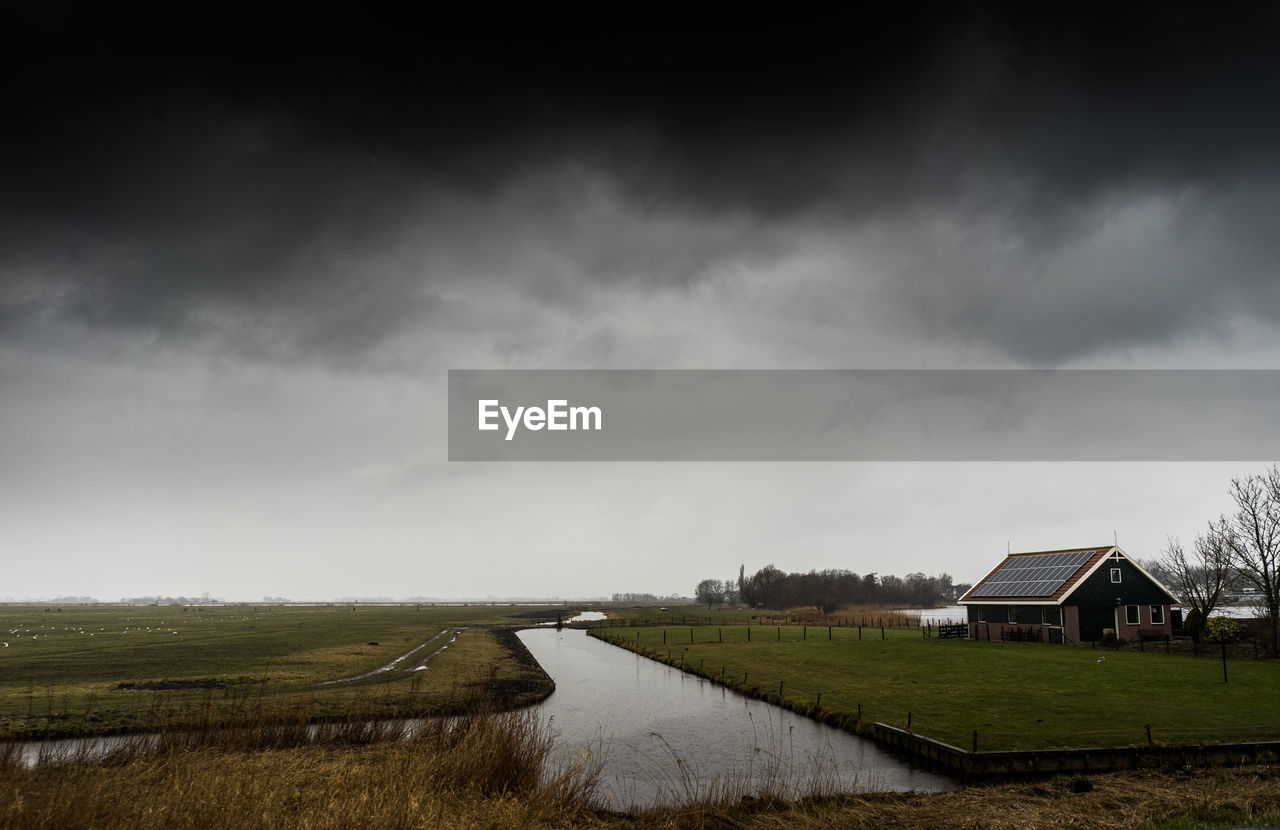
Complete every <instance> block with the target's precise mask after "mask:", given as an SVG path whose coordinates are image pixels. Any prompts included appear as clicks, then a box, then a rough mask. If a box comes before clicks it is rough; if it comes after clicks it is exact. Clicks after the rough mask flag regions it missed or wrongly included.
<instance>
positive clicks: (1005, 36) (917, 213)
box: [0, 4, 1280, 363]
mask: <svg viewBox="0 0 1280 830" xmlns="http://www.w3.org/2000/svg"><path fill="white" fill-rule="evenodd" d="M908 11H911V10H908ZM915 12H916V13H915V14H910V13H902V14H894V13H884V12H882V13H878V14H875V15H872V16H871V17H869V18H867V19H865V20H863V21H862V24H861V25H860V26H858V27H856V28H854V29H852V30H849V31H842V32H840V33H838V34H836V33H829V34H827V35H825V36H818V35H815V34H814V33H813V31H812V30H809V31H804V32H799V31H794V30H787V29H786V28H785V27H784V28H782V29H779V30H777V31H771V32H769V33H767V35H764V34H761V33H759V32H755V33H752V32H746V33H742V32H726V33H722V34H723V36H722V37H720V38H719V39H718V40H717V41H716V42H715V43H714V44H712V45H711V46H709V45H708V43H707V42H705V41H701V40H699V39H698V38H696V37H693V36H688V35H687V36H683V37H682V36H679V35H676V36H671V35H668V36H667V39H665V40H662V39H660V40H658V41H656V42H655V41H651V40H648V39H641V38H638V39H637V41H636V42H620V43H608V44H606V43H603V42H602V43H600V44H597V45H596V46H594V47H592V46H581V45H579V46H577V47H576V48H577V49H578V50H580V51H576V52H574V51H570V52H567V53H565V55H566V56H563V57H556V55H557V54H559V53H557V52H556V50H554V49H548V50H547V52H546V53H545V54H534V50H532V47H531V46H530V45H529V44H528V43H527V42H525V43H519V42H516V41H515V40H514V39H513V41H511V42H509V41H507V40H503V39H497V40H494V41H492V42H489V43H488V44H487V45H486V46H485V48H484V49H481V50H479V51H477V52H475V53H474V55H473V54H472V52H471V50H474V49H476V48H477V44H476V43H475V42H470V41H468V42H466V43H462V44H460V45H457V46H455V47H454V48H453V49H449V48H448V47H445V48H444V50H443V51H441V52H432V53H431V55H432V57H421V58H414V57H413V55H415V54H421V53H420V52H414V51H413V50H408V49H397V48H396V47H398V46H403V45H405V44H404V43H403V42H402V41H401V40H399V39H397V38H395V37H392V38H391V39H390V40H389V41H387V42H385V43H380V44H378V46H377V47H376V48H375V46H374V45H373V44H372V43H366V44H365V45H364V48H363V49H360V48H357V49H356V51H355V52H354V53H341V54H338V55H336V57H335V61H334V63H333V64H332V65H329V64H324V63H322V62H320V61H318V60H316V58H317V55H318V54H320V53H322V52H323V49H321V48H319V47H308V46H305V45H298V42H295V45H294V46H293V47H292V48H293V49H294V50H296V51H297V55H296V56H294V57H299V58H306V59H308V61H302V62H301V63H300V65H306V66H307V67H309V70H310V71H312V72H313V73H314V74H311V75H308V74H307V73H306V72H300V71H299V70H298V69H296V68H294V67H293V66H292V65H291V64H290V58H291V53H290V50H289V49H285V50H283V51H282V52H280V53H279V54H275V53H273V52H272V50H271V49H270V48H267V47H269V46H271V45H272V43H271V40H270V38H269V37H267V36H266V35H263V36H262V37H261V40H260V41H257V42H251V43H249V44H248V45H249V47H250V54H249V56H248V57H247V58H246V59H245V64H244V66H243V67H233V66H232V65H231V64H229V63H223V62H218V61H213V62H210V63H207V64H201V63H198V62H185V61H183V60H181V59H177V60H175V61H174V65H175V70H174V74H173V76H172V77H171V78H168V79H165V80H163V81H156V80H154V79H151V78H150V77H147V76H146V73H145V72H142V71H141V69H142V64H143V63H145V62H144V61H142V60H141V59H138V61H139V65H138V66H133V65H130V64H128V63H127V62H126V64H125V65H124V67H123V68H114V69H113V70H112V71H109V72H107V75H106V78H105V79H103V80H100V81H95V80H94V79H93V78H92V77H89V78H83V77H75V78H71V77H63V78H56V79H54V80H52V81H48V82H46V84H45V85H44V86H43V87H37V88H36V89H35V90H34V91H27V94H26V95H25V96H24V97H21V98H20V100H19V102H18V106H17V110H16V114H17V116H18V118H16V119H15V127H14V128H13V129H10V130H6V135H5V137H4V138H3V139H0V142H2V143H3V146H2V147H0V149H2V150H3V152H2V153H0V158H2V159H4V160H3V161H0V219H2V220H3V224H2V226H0V227H2V228H3V229H2V230H0V237H2V239H3V246H2V247H3V250H4V252H5V253H4V254H2V255H0V320H3V319H10V320H12V319H15V318H18V317H30V316H32V315H37V316H39V315H45V316H50V315H52V316H55V317H64V318H69V319H72V320H80V321H88V322H90V323H92V324H95V325H102V326H108V327H123V328H130V329H139V330H145V331H150V332H153V333H155V334H156V335H157V336H160V337H165V338H182V337H200V336H211V334H212V335H217V334H218V332H219V331H222V332H223V333H224V334H225V333H226V332H232V331H234V332H236V334H235V339H236V340H237V341H243V339H244V337H245V336H246V332H248V337H249V340H250V341H251V342H252V341H255V340H256V341H257V346H256V348H259V349H261V350H262V351H264V352H267V353H277V354H288V355H293V356H298V355H305V354H317V355H320V356H322V357H323V358H324V359H344V360H348V361H354V362H359V361H360V360H361V359H362V357H361V356H362V355H366V354H368V353H371V352H376V351H377V350H378V349H379V348H381V347H383V346H385V345H386V344H387V343H388V342H389V341H392V340H394V339H395V338H397V337H399V336H402V335H404V334H406V333H413V332H415V331H420V330H421V329H422V328H424V327H448V326H450V325H454V324H455V323H454V321H452V320H451V319H450V317H451V315H450V314H449V312H448V311H447V309H448V308H449V305H448V301H449V300H450V299H457V298H459V297H462V298H464V299H468V301H469V302H471V303H472V304H473V305H474V304H475V303H483V300H482V299H480V296H481V295H483V293H484V292H485V291H487V290H489V288H491V287H493V286H497V285H502V286H503V287H504V288H506V289H508V290H510V291H514V292H515V294H516V295H517V296H523V297H524V298H525V299H526V301H527V303H528V306H529V308H530V309H531V310H532V309H536V308H539V307H541V308H548V309H557V310H560V311H561V312H568V313H572V312H573V311H574V309H576V308H579V307H581V304H582V303H583V299H582V298H583V296H584V295H585V294H589V293H590V292H592V291H595V290H603V291H623V292H625V291H638V292H642V293H643V292H655V291H671V290H675V291H679V290H684V289H688V288H690V287H695V286H698V285H700V284H703V283H705V282H706V281H707V280H708V279H710V278H711V275H712V274H723V273H724V272H725V271H727V270H732V268H733V267H735V266H741V267H753V268H759V269H770V268H780V267H781V263H783V262H785V261H787V258H788V256H789V255H790V254H792V253H794V252H795V251H796V250H797V249H798V248H799V247H801V246H803V245H804V244H805V241H806V240H812V239H813V238H815V236H820V235H827V236H831V237H836V238H840V237H848V238H851V239H855V240H859V241H863V240H866V239H867V238H868V237H869V236H877V237H878V239H879V243H878V246H877V244H870V245H869V247H870V251H869V253H868V252H867V251H861V252H857V257H858V260H859V264H860V265H861V264H862V263H863V262H865V261H867V260H874V261H876V262H877V264H878V271H877V273H876V275H875V277H876V280H875V281H876V282H877V283H878V284H879V285H880V288H879V293H878V295H877V296H878V297H879V299H880V301H881V302H882V303H884V304H885V305H886V306H887V307H890V308H891V309H892V312H893V313H892V316H893V317H894V318H896V319H898V320H900V321H904V322H905V323H906V324H907V325H908V326H909V327H915V328H916V329H917V331H918V332H919V333H922V334H924V335H925V336H926V337H931V338H936V339H938V340H941V341H946V340H948V339H952V338H959V339H965V340H969V341H971V342H975V343H979V344H984V345H985V346H987V347H989V348H992V349H994V350H996V351H998V352H1000V353H1002V354H1006V355H1008V356H1010V357H1012V358H1013V359H1014V360H1017V361H1022V362H1029V363H1054V362H1059V361H1062V360H1068V359H1071V358H1073V357H1077V356H1080V355H1083V354H1089V353H1091V352H1096V351H1098V350H1105V349H1107V348H1114V347H1117V346H1123V345H1125V344H1129V343H1141V342H1161V341H1162V340H1165V339H1168V338H1174V337H1176V336H1178V334H1179V332H1182V331H1185V330H1187V329H1189V328H1190V329H1194V328H1196V327H1199V326H1204V325H1213V324H1214V323H1215V321H1221V320H1222V319H1224V318H1226V317H1229V316H1231V315H1237V314H1245V315H1254V316H1257V317H1258V318H1260V319H1264V320H1268V321H1272V320H1274V319H1275V310H1274V298H1273V297H1272V295H1273V293H1274V291H1273V290H1272V289H1271V288H1270V287H1269V286H1270V284H1271V278H1272V274H1271V271H1270V268H1269V265H1268V258H1269V257H1271V256H1272V255H1273V254H1274V253H1275V252H1274V244H1273V242H1272V240H1273V239H1275V238H1276V234H1275V233H1274V230H1275V228H1274V222H1273V221H1272V220H1270V219H1269V218H1267V217H1271V216H1275V215H1277V213H1280V212H1278V211H1276V210H1275V206H1274V204H1273V198H1272V197H1271V196H1270V195H1269V191H1268V188H1267V187H1265V186H1263V185H1259V184H1255V183H1254V182H1257V181H1261V182H1267V181H1272V180H1273V179H1272V178H1271V177H1273V176H1275V175H1276V174H1277V170H1276V167H1277V165H1276V161H1277V158H1276V154H1275V151H1274V149H1273V148H1274V147H1276V146H1280V116H1276V115H1275V114H1274V112H1275V110H1274V107H1272V106H1270V102H1272V101H1274V100H1275V99H1276V98H1277V97H1280V96H1277V95H1276V93H1277V92H1280V71H1277V70H1278V67H1277V66H1276V65H1275V62H1274V60H1273V59H1271V58H1270V57H1268V56H1269V55H1270V54H1271V52H1272V49H1271V38H1272V36H1273V35H1274V34H1275V30H1276V27H1275V25H1274V24H1275V19H1276V16H1277V15H1276V13H1275V12H1274V11H1273V10H1271V9H1269V8H1267V7H1264V6H1238V7H1234V8H1233V9H1230V10H1228V11H1226V12H1219V11H1216V10H1215V12H1214V14H1213V15H1212V16H1210V15H1209V14H1208V13H1207V11H1204V12H1201V11H1199V10H1194V9H1190V10H1188V9H1181V8H1174V9H1171V8H1168V7H1167V6H1157V5H1147V4H1130V5H1126V6H1125V7H1123V8H1121V9H1117V10H1107V11H1106V13H1105V14H1103V12H1102V11H1101V10H1085V11H1083V12H1082V11H1080V10H1079V9H1078V8H1072V7H1068V6H1063V7H1055V6H1051V5H1041V6H1036V7H1034V8H1028V7H1025V6H1020V5H1014V6H1008V7H1004V6H999V5H995V6H981V7H974V6H965V5H954V4H946V5H939V6H929V5H926V6H922V7H921V8H920V9H919V10H915ZM357 28H358V27H357ZM780 44H783V45H787V46H789V47H790V48H789V49H780V48H779V47H780ZM197 45H199V44H197ZM255 47H256V49H257V51H253V50H254V48H255ZM379 50H381V51H379ZM197 51H198V50H197ZM268 55H271V57H270V58H268ZM344 55H345V57H344ZM464 57H465V58H467V60H462V58H464ZM583 60H586V61H589V63H582V62H581V61H583ZM584 70H585V71H584ZM42 89H43V91H44V92H45V93H46V94H43V95H42V94H41V91H42ZM54 93H57V94H54ZM1258 177H1261V178H1258ZM1184 193H1191V194H1193V198H1192V200H1191V201H1192V202H1193V203H1192V204H1179V205H1178V206H1177V207H1176V209H1175V210H1174V212H1173V215H1172V216H1171V218H1169V220H1168V221H1167V222H1166V224H1165V225H1163V226H1162V227H1160V228H1156V229H1154V230H1152V229H1148V231H1149V233H1150V237H1149V238H1150V242H1151V245H1150V247H1149V248H1147V249H1143V248H1142V243H1141V240H1140V238H1139V237H1135V236H1129V237H1124V236H1123V234H1120V235H1117V233H1116V230H1117V229H1119V230H1124V227H1123V221H1133V213H1132V212H1133V210H1135V209H1137V210H1140V209H1141V206H1142V205H1144V204H1148V203H1149V202H1150V200H1156V201H1160V200H1173V201H1175V202H1176V201H1177V200H1178V199H1180V198H1182V197H1181V196H1180V195H1179V194H1184ZM1135 206H1137V207H1136V208H1135ZM1115 211H1119V212H1120V213H1121V214H1123V216H1126V217H1128V218H1127V219H1124V220H1123V221H1122V222H1121V223H1120V225H1111V226H1109V225H1108V222H1113V219H1112V217H1111V216H1110V214H1111V213H1112V212H1115ZM1125 211H1129V213H1125ZM1180 227H1185V228H1188V229H1190V232H1189V233H1188V232H1183V231H1182V230H1180V229H1179V228H1180ZM1142 230H1143V229H1142V228H1135V232H1140V231H1142ZM886 246H887V247H886ZM831 268H832V270H833V271H840V270H841V265H840V264H839V263H833V264H832V266H831ZM843 270H844V271H845V272H846V273H854V272H857V273H858V274H859V276H858V277H857V279H859V280H863V279H867V278H866V277H865V276H864V275H863V270H864V269H861V268H851V267H845V268H844V269H843ZM1211 272H1212V275H1213V279H1214V280H1215V285H1214V287H1213V288H1212V289H1210V288H1209V287H1208V286H1207V282H1208V280H1209V277H1210V273H1211ZM33 279H34V280H37V281H40V280H43V281H54V282H56V283H57V284H58V285H59V286H61V288H60V289H59V291H57V292H52V291H37V292H35V293H34V294H32V293H31V292H24V291H21V290H19V288H18V286H20V285H24V284H26V283H27V282H30V281H31V280H33ZM776 279H777V281H778V282H779V283H786V282H794V281H796V280H798V279H801V277H797V276H796V275H794V274H791V273H786V272H783V271H779V272H778V273H777V275H776ZM811 293H812V292H811ZM811 300H812V302H811V304H810V313H811V314H813V315H817V316H824V315H829V314H830V306H831V305H833V304H834V305H836V306H838V305H839V303H840V302H841V299H840V297H839V296H832V297H822V296H813V297H811ZM805 324H806V321H805V320H804V319H798V320H796V321H795V325H796V326H799V327H803V326H805ZM7 328H9V329H10V330H13V327H11V326H10V327H7ZM255 332H256V333H255ZM618 335H621V336H622V337H624V338H625V332H620V333H619V332H616V333H615V336H618ZM516 336H517V337H518V334H517V335H516ZM241 345H242V346H243V345H244V344H243V343H241ZM344 355H345V357H343V356H344Z"/></svg>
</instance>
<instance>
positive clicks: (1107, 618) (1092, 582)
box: [959, 545, 1178, 643]
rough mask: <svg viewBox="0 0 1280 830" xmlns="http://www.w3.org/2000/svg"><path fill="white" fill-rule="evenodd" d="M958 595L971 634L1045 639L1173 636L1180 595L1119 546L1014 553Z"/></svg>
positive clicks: (1070, 640) (1077, 640) (1085, 640)
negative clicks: (1108, 632)
mask: <svg viewBox="0 0 1280 830" xmlns="http://www.w3.org/2000/svg"><path fill="white" fill-rule="evenodd" d="M959 601H960V604H961V605H965V606H967V607H968V609H969V636H970V637H973V638H975V639H983V640H987V639H990V640H1032V641H1036V642H1047V643H1088V642H1095V641H1098V640H1101V639H1102V638H1103V631H1104V630H1106V629H1112V630H1114V631H1115V633H1116V637H1118V638H1119V640H1120V641H1121V642H1126V641H1128V640H1135V639H1138V638H1139V637H1144V636H1145V637H1167V636H1169V635H1170V634H1171V633H1172V631H1173V627H1172V621H1171V620H1170V610H1171V609H1170V606H1172V605H1176V604H1177V602H1178V600H1177V598H1176V597H1174V596H1173V594H1171V593H1169V591H1168V589H1166V588H1165V587H1164V586H1163V585H1161V584H1160V581H1159V580H1157V579H1156V578H1155V577H1153V576H1152V575H1151V574H1149V573H1147V572H1146V571H1145V570H1144V569H1143V568H1142V567H1141V566H1140V565H1138V563H1137V562H1134V561H1133V560H1132V559H1130V558H1129V556H1128V555H1127V554H1126V553H1125V552H1124V551H1122V550H1120V548H1118V547H1116V546H1115V545H1110V546H1104V547H1093V548H1071V549H1069V550H1050V551H1037V552H1034V553H1011V554H1009V555H1008V556H1006V557H1005V559H1004V561H1003V562H1001V563H1000V564H999V565H997V566H996V568H995V570H993V571H991V573H989V574H987V575H986V576H985V577H983V578H982V580H980V581H979V582H978V583H977V584H976V585H974V586H973V588H971V589H970V590H969V591H968V592H967V593H965V595H964V596H963V597H961V598H960V600H959Z"/></svg>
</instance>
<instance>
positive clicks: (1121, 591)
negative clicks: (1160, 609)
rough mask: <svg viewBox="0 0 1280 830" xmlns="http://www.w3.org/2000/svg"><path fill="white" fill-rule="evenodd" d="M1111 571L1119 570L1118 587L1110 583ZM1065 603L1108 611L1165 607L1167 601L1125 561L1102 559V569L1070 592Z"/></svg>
mask: <svg viewBox="0 0 1280 830" xmlns="http://www.w3.org/2000/svg"><path fill="white" fill-rule="evenodd" d="M1112 568H1119V569H1120V582H1119V583H1114V582H1112V581H1111V569H1112ZM1117 598H1118V599H1119V600H1120V601H1119V602H1117V601H1116V600H1117ZM1067 603H1068V604H1070V605H1079V606H1107V607H1110V608H1114V607H1116V606H1117V605H1168V604H1169V597H1168V596H1167V595H1166V594H1165V592H1164V591H1162V590H1160V588H1159V587H1158V586H1156V585H1155V584H1154V583H1153V582H1152V581H1151V580H1149V579H1147V577H1146V576H1144V575H1143V574H1142V572H1141V571H1139V570H1138V569H1137V568H1135V567H1134V566H1133V563H1131V562H1129V560H1127V559H1121V560H1119V561H1117V560H1114V559H1104V560H1103V561H1102V567H1100V568H1098V570H1097V572H1096V573H1094V574H1093V576H1091V577H1089V578H1088V579H1086V580H1085V581H1084V582H1083V583H1082V584H1081V585H1080V587H1078V588H1076V590H1075V591H1074V592H1072V594H1071V596H1070V597H1068V598H1067Z"/></svg>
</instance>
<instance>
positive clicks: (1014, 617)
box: [1009, 605, 1018, 625]
mask: <svg viewBox="0 0 1280 830" xmlns="http://www.w3.org/2000/svg"><path fill="white" fill-rule="evenodd" d="M1017 622H1018V607H1017V606H1016V605H1010V606H1009V624H1010V625H1014V624H1015V623H1017Z"/></svg>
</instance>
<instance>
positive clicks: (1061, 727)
mask: <svg viewBox="0 0 1280 830" xmlns="http://www.w3.org/2000/svg"><path fill="white" fill-rule="evenodd" d="M598 634H599V636H602V637H604V638H606V639H609V640H611V641H613V642H616V643H618V644H619V645H624V646H626V647H628V648H632V649H640V650H642V651H645V652H646V653H648V654H650V655H651V656H655V657H658V658H661V659H667V660H670V661H672V662H674V663H675V664H677V665H681V666H682V667H684V668H685V669H686V670H689V671H694V672H697V673H699V674H702V675H705V676H708V677H712V678H715V679H717V680H719V679H721V678H723V680H724V681H725V682H726V683H727V684H729V685H731V686H734V687H740V688H744V689H746V690H748V691H750V692H753V693H755V694H758V695H774V696H777V695H779V693H780V696H781V698H782V699H783V700H785V701H786V702H788V703H789V704H790V705H792V706H794V707H795V708H798V709H800V710H802V711H803V710H805V709H807V708H810V707H817V706H818V704H819V697H818V696H819V695H821V711H822V713H823V714H825V715H828V716H834V717H836V718H837V719H840V718H841V717H843V719H845V720H852V719H854V718H857V717H858V715H859V712H861V721H862V722H863V723H869V722H871V721H882V722H885V723H890V724H893V725H897V726H903V727H905V726H906V725H907V720H908V717H910V719H911V729H912V731H915V732H919V733H922V734H925V735H928V736H930V737H933V738H936V739H938V740H942V741H946V742H947V743H952V744H955V745H957V746H960V747H962V748H965V749H969V748H971V747H972V743H973V733H974V731H977V733H978V748H979V749H986V750H992V749H1041V748H1049V747H1068V746H1124V745H1129V744H1139V743H1145V742H1146V740H1147V732H1146V728H1147V726H1148V725H1149V726H1150V728H1151V736H1152V740H1153V741H1155V742H1157V743H1181V742H1188V743H1191V742H1215V741H1250V740H1280V710H1277V708H1276V706H1275V702H1276V700H1280V661H1275V660H1262V661H1255V660H1246V659H1233V660H1230V661H1229V664H1228V670H1229V671H1228V676H1229V681H1230V682H1228V683H1223V679H1222V666H1221V663H1220V662H1219V661H1217V660H1215V659H1214V658H1212V657H1199V658H1196V657H1191V656H1187V655H1178V654H1172V655H1167V654H1164V653H1163V652H1159V651H1148V652H1145V653H1142V652H1137V651H1128V650H1121V651H1105V652H1104V651H1095V650H1092V649H1089V648H1084V647H1074V646H1047V645H1036V644H1023V643H985V642H973V641H967V640H939V639H924V638H922V636H921V633H920V632H919V631H918V630H909V629H897V630H895V629H886V630H885V632H884V637H885V638H886V639H881V631H880V629H879V628H874V629H870V628H866V629H862V630H861V632H859V630H858V629H856V628H832V629H830V637H831V639H828V629H827V628H826V627H825V626H822V627H815V626H810V627H808V628H807V630H806V629H805V628H804V627H801V626H781V627H773V626H753V627H750V630H749V633H748V627H747V626H701V627H684V626H665V627H644V628H631V629H624V628H612V629H610V628H605V629H601V630H599V631H598ZM860 634H861V638H860ZM748 636H750V638H751V641H750V642H748V639H747V638H748ZM691 637H692V640H693V642H690V639H691ZM779 638H781V639H779ZM664 639H665V642H664ZM1099 658H1105V659H1103V660H1102V662H1099ZM780 684H781V685H780Z"/></svg>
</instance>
